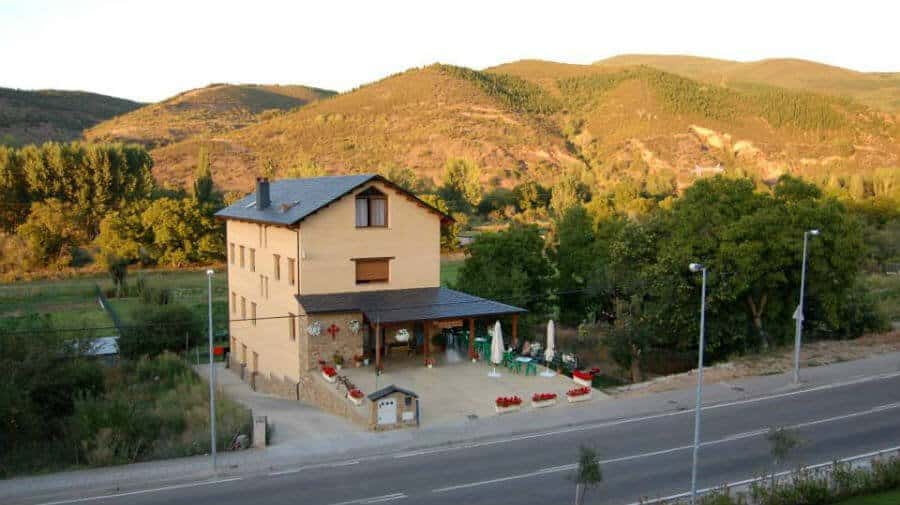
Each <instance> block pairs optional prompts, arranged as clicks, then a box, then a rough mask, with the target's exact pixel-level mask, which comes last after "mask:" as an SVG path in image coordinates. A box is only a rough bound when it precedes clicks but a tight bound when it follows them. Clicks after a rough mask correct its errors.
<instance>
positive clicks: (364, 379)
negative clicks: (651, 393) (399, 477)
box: [340, 351, 607, 427]
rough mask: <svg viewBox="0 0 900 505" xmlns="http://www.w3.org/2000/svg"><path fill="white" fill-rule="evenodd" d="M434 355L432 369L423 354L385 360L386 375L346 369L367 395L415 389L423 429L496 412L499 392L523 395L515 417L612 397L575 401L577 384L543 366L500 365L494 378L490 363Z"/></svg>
mask: <svg viewBox="0 0 900 505" xmlns="http://www.w3.org/2000/svg"><path fill="white" fill-rule="evenodd" d="M432 357H433V358H435V359H436V364H435V365H434V366H433V368H430V369H429V368H427V367H426V366H424V358H423V357H422V356H421V355H412V356H402V355H396V354H395V355H392V356H389V357H387V358H386V359H385V361H384V371H383V373H382V374H381V375H380V376H377V375H376V374H375V367H374V366H372V365H370V366H368V367H365V366H363V367H360V368H354V367H352V366H351V367H345V368H344V369H343V370H341V372H340V373H341V374H342V375H346V376H347V377H348V378H349V379H350V381H351V382H353V383H354V384H355V385H356V387H358V388H359V389H361V390H362V391H363V392H364V393H366V394H369V393H371V392H373V391H376V390H378V389H380V388H383V387H385V386H388V385H390V384H394V385H397V386H399V387H401V388H404V389H409V390H411V391H414V392H415V393H416V394H418V395H419V405H420V413H419V416H420V419H419V421H420V424H421V426H422V427H431V426H435V425H438V424H445V423H452V422H458V421H461V420H466V419H469V420H471V419H474V418H484V417H489V416H496V415H498V414H497V413H496V412H495V410H494V401H495V400H496V399H497V397H499V396H513V395H516V396H519V397H521V398H522V401H523V405H522V410H521V411H520V412H517V413H512V414H505V415H510V416H522V415H541V414H542V413H543V412H546V411H552V410H555V409H573V408H579V407H581V406H584V405H590V404H592V403H594V402H596V401H598V400H602V399H604V398H607V396H606V395H604V394H603V393H601V392H600V391H598V390H596V389H595V390H594V391H593V393H592V399H591V400H589V401H585V402H581V403H574V404H569V403H568V402H567V401H566V391H568V390H570V389H572V388H574V387H577V385H576V384H575V383H574V382H573V381H572V379H570V378H568V377H566V376H562V375H554V376H553V377H543V376H542V375H541V372H544V371H545V370H546V368H544V367H542V366H538V370H537V375H528V376H526V375H525V367H524V366H523V367H522V372H520V373H518V374H517V373H515V372H512V371H510V370H507V369H506V368H504V367H498V368H497V372H498V373H499V374H500V376H499V377H489V376H488V373H489V372H490V371H491V366H490V365H489V364H487V363H485V362H484V361H478V362H476V363H472V362H471V361H469V360H467V359H465V358H459V357H458V355H457V354H456V353H454V352H453V351H450V352H448V353H435V354H434V355H433V356H432ZM534 393H556V394H557V396H558V397H557V401H558V403H557V405H555V406H552V407H547V408H540V409H536V408H532V407H531V396H532V395H533V394H534ZM473 416H475V417H473Z"/></svg>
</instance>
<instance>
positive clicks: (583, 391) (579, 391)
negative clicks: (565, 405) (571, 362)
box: [566, 386, 591, 396]
mask: <svg viewBox="0 0 900 505" xmlns="http://www.w3.org/2000/svg"><path fill="white" fill-rule="evenodd" d="M589 394H591V388H589V387H587V386H585V387H583V388H575V389H570V390H569V391H567V392H566V396H584V395H589Z"/></svg>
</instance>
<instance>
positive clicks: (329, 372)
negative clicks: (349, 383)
mask: <svg viewBox="0 0 900 505" xmlns="http://www.w3.org/2000/svg"><path fill="white" fill-rule="evenodd" d="M322 377H323V378H324V379H325V380H326V381H328V382H331V383H334V381H335V377H337V370H335V369H334V367H331V366H323V367H322Z"/></svg>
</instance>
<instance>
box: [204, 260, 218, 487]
mask: <svg viewBox="0 0 900 505" xmlns="http://www.w3.org/2000/svg"><path fill="white" fill-rule="evenodd" d="M213 273H214V272H213V271H212V270H207V271H206V282H207V299H208V302H209V303H208V308H209V438H210V455H211V456H212V467H213V471H215V469H216V363H215V361H214V355H213V318H212V277H213Z"/></svg>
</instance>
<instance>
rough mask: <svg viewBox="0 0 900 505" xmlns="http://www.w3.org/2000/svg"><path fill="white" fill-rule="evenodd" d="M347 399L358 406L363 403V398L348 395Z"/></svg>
mask: <svg viewBox="0 0 900 505" xmlns="http://www.w3.org/2000/svg"><path fill="white" fill-rule="evenodd" d="M347 399H348V400H350V401H351V402H353V405H356V406H360V405H362V403H363V399H362V398H354V397H352V396H350V395H347Z"/></svg>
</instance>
